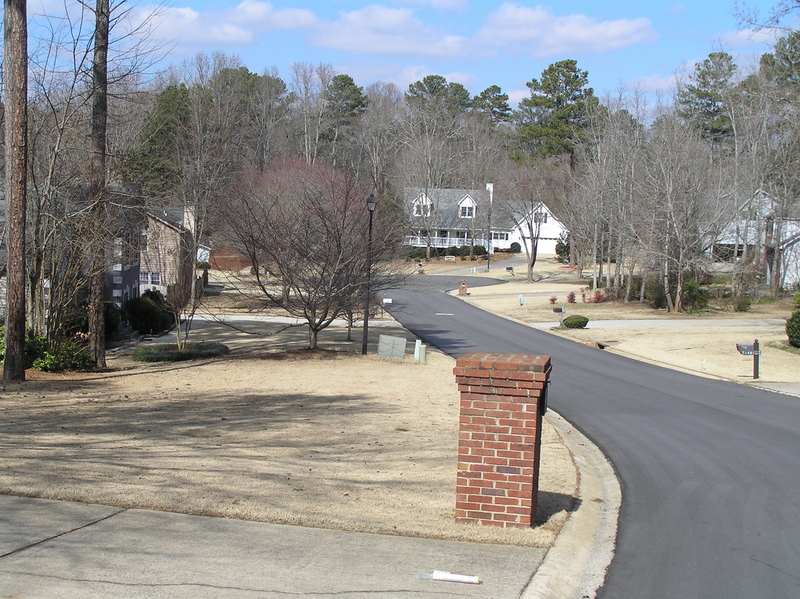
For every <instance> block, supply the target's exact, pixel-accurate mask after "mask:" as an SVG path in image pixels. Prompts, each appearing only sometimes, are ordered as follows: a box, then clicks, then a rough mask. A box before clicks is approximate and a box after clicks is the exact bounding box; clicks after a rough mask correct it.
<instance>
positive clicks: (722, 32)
mask: <svg viewBox="0 0 800 599" xmlns="http://www.w3.org/2000/svg"><path fill="white" fill-rule="evenodd" d="M42 1H43V2H45V3H48V2H54V3H55V4H54V6H55V5H57V4H58V3H59V2H57V0H40V2H42ZM742 1H743V0H739V2H740V3H741V2H742ZM744 3H745V4H746V5H747V6H749V7H750V8H755V9H757V10H759V11H761V12H762V13H766V12H768V11H769V9H770V8H771V7H772V6H773V5H774V4H776V3H777V0H744ZM30 4H31V6H30V7H29V11H35V10H36V8H35V6H34V5H35V3H34V2H31V3H30ZM136 6H137V8H136V11H137V12H146V11H147V10H148V6H149V5H147V4H144V3H140V4H138V5H136ZM735 9H736V0H694V1H692V2H689V1H686V2H672V1H668V0H667V1H664V0H651V1H650V2H642V1H641V0H635V1H634V0H627V1H623V0H621V1H613V0H610V1H606V2H598V1H588V0H572V1H570V2H555V1H553V0H549V1H544V2H541V3H538V2H527V1H523V0H516V1H507V2H504V1H497V2H495V1H489V0H372V1H369V0H292V1H288V0H270V1H261V0H214V1H205V0H170V5H169V8H167V9H166V11H165V12H164V13H163V14H162V15H161V17H160V21H159V26H158V29H157V35H158V36H159V37H161V38H162V39H164V40H170V41H173V42H174V47H173V49H172V51H171V53H170V55H169V56H168V57H167V58H166V59H165V64H168V63H171V62H174V63H177V62H180V61H182V60H183V59H185V58H188V57H190V56H192V55H194V54H196V53H197V52H201V51H207V52H210V51H215V50H220V51H225V52H231V53H235V54H237V55H238V56H240V57H241V59H242V60H243V62H244V64H245V65H246V66H247V67H248V68H249V69H250V70H251V71H254V72H258V73H261V72H263V71H264V69H266V68H271V67H276V68H277V69H278V72H279V74H280V76H281V77H283V78H284V79H285V80H287V82H288V80H289V78H290V76H291V71H290V65H291V64H292V63H293V62H308V63H314V64H316V63H326V64H331V65H333V67H334V68H335V69H336V70H337V72H339V73H346V74H348V75H351V76H352V77H353V78H354V79H355V81H356V83H357V84H359V85H368V84H370V83H372V82H375V81H384V82H392V83H395V84H397V85H398V86H400V88H401V89H402V90H405V89H406V88H407V86H408V84H409V83H412V82H414V81H417V80H419V79H421V78H422V77H424V76H426V75H430V74H437V75H443V76H445V77H446V78H447V79H448V80H449V81H456V82H459V83H462V84H463V85H464V86H465V87H466V88H467V89H468V90H469V91H470V92H471V93H472V94H477V93H480V92H481V91H482V90H484V89H486V88H487V87H489V86H490V85H499V86H500V87H501V88H502V90H503V91H504V92H505V93H508V94H509V95H510V97H511V99H512V103H514V104H515V103H516V101H518V100H519V99H520V98H522V97H525V96H527V95H528V90H527V88H526V86H525V83H526V82H528V81H530V80H531V79H532V78H534V77H536V78H538V77H539V76H540V74H541V72H542V70H543V69H545V68H546V67H547V66H548V65H549V64H551V63H553V62H556V61H559V60H563V59H566V58H573V59H576V60H577V61H578V65H579V66H580V67H581V68H582V69H584V70H587V71H588V72H589V81H590V85H591V86H592V87H593V88H594V89H595V93H597V94H598V95H601V96H602V95H604V94H605V93H613V92H615V91H616V90H617V88H619V87H620V85H624V86H626V87H628V88H633V87H637V86H638V87H639V88H640V89H642V90H644V91H646V92H648V93H654V92H655V91H657V90H667V89H669V88H670V87H671V86H673V85H674V80H675V79H674V78H675V74H676V73H677V72H680V71H681V70H683V71H686V72H690V71H691V70H692V68H693V65H694V63H695V62H696V61H699V60H702V59H703V58H705V57H706V56H708V54H709V53H710V52H713V51H716V50H725V51H727V52H730V53H731V54H733V55H734V57H735V58H736V62H737V63H738V64H740V65H751V64H753V63H754V61H756V60H757V57H758V56H759V55H760V54H762V53H763V52H765V51H768V50H769V49H770V48H771V46H772V43H773V42H774V34H773V33H772V32H763V31H762V32H760V33H755V34H753V32H748V31H739V27H740V25H739V22H738V19H737V17H736V15H735V14H734V13H735Z"/></svg>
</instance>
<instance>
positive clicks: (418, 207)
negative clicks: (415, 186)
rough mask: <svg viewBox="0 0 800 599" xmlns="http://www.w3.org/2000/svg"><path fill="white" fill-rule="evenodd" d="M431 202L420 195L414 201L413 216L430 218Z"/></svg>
mask: <svg viewBox="0 0 800 599" xmlns="http://www.w3.org/2000/svg"><path fill="white" fill-rule="evenodd" d="M430 215H431V201H430V200H429V199H428V198H427V197H426V196H425V195H424V194H422V195H420V196H419V197H418V198H417V199H416V200H414V216H426V217H427V216H430Z"/></svg>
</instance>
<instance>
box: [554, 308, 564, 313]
mask: <svg viewBox="0 0 800 599" xmlns="http://www.w3.org/2000/svg"><path fill="white" fill-rule="evenodd" d="M563 311H564V308H553V312H555V313H556V314H561V313H562V312H563Z"/></svg>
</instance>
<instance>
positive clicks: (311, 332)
mask: <svg viewBox="0 0 800 599" xmlns="http://www.w3.org/2000/svg"><path fill="white" fill-rule="evenodd" d="M318 334H319V331H318V330H317V329H315V328H314V327H312V326H310V325H309V327H308V349H317V335H318Z"/></svg>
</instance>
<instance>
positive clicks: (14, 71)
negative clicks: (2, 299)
mask: <svg viewBox="0 0 800 599" xmlns="http://www.w3.org/2000/svg"><path fill="white" fill-rule="evenodd" d="M4 9H5V15H4V35H5V37H4V52H5V55H4V64H3V66H4V69H3V70H4V80H3V83H4V91H5V98H4V100H5V106H6V114H5V128H6V131H5V197H6V226H7V243H6V248H7V262H6V272H7V279H6V280H7V292H6V323H5V358H4V362H3V380H5V381H22V380H25V213H26V201H27V193H28V190H27V178H28V147H27V145H28V144H27V139H28V104H27V102H28V84H27V79H28V43H27V36H28V25H27V13H26V3H25V1H24V0H5V4H4Z"/></svg>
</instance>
